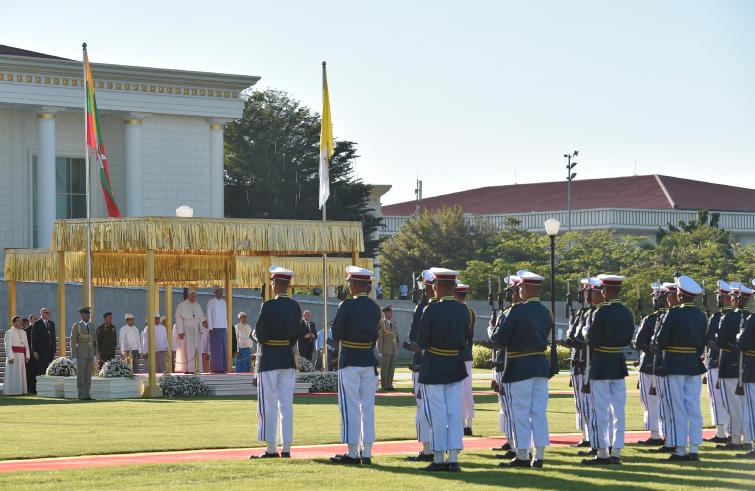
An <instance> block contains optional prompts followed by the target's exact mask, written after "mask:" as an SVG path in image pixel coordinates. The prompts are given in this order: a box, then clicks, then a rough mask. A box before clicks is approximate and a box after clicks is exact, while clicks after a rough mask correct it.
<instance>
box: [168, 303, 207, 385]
mask: <svg viewBox="0 0 755 491" xmlns="http://www.w3.org/2000/svg"><path fill="white" fill-rule="evenodd" d="M175 318H176V332H177V333H178V349H176V372H178V373H194V370H195V364H194V360H195V356H196V355H198V353H199V352H198V350H199V348H200V346H199V340H200V329H201V325H202V321H204V320H205V317H204V312H203V311H202V307H201V306H200V305H199V303H198V302H197V290H196V289H195V288H190V289H189V295H188V297H187V298H186V300H184V301H183V302H181V303H179V304H178V307H177V308H176V317H175Z"/></svg>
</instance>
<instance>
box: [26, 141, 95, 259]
mask: <svg viewBox="0 0 755 491" xmlns="http://www.w3.org/2000/svg"><path fill="white" fill-rule="evenodd" d="M31 189H32V192H31V204H32V209H31V212H32V220H31V222H32V247H37V244H38V243H39V242H38V240H37V231H38V228H39V227H38V226H37V156H36V155H35V156H34V157H33V158H32V164H31ZM86 215H87V203H86V165H85V163H84V159H82V158H78V157H56V158H55V218H86Z"/></svg>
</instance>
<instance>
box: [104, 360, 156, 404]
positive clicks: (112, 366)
mask: <svg viewBox="0 0 755 491" xmlns="http://www.w3.org/2000/svg"><path fill="white" fill-rule="evenodd" d="M91 392H92V398H93V399H97V400H102V399H133V398H139V397H141V396H142V392H144V384H143V380H142V378H140V377H134V372H133V371H132V370H131V367H130V366H129V365H128V364H127V363H126V362H124V361H122V360H119V359H113V360H110V361H108V362H107V363H105V364H104V365H103V366H102V369H101V370H100V372H99V376H98V377H92V391H91Z"/></svg>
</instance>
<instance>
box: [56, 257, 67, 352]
mask: <svg viewBox="0 0 755 491" xmlns="http://www.w3.org/2000/svg"><path fill="white" fill-rule="evenodd" d="M58 356H61V357H62V356H66V253H65V251H58Z"/></svg>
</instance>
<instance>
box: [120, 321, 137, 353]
mask: <svg viewBox="0 0 755 491" xmlns="http://www.w3.org/2000/svg"><path fill="white" fill-rule="evenodd" d="M120 338H121V353H125V352H126V351H139V350H140V349H141V347H142V341H141V339H140V336H139V328H138V327H136V324H134V325H133V326H129V325H128V324H126V325H124V326H123V327H121V336H120Z"/></svg>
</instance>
